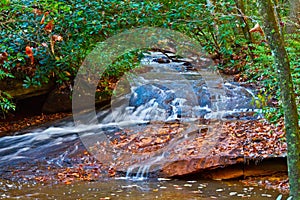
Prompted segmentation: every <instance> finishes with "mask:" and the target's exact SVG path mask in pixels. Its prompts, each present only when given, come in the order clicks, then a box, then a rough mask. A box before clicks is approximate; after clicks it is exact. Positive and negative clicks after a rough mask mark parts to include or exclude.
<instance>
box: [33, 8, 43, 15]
mask: <svg viewBox="0 0 300 200" xmlns="http://www.w3.org/2000/svg"><path fill="white" fill-rule="evenodd" d="M32 12H33V13H34V14H36V15H42V14H43V12H42V11H41V10H39V9H37V8H34V9H33V10H32Z"/></svg>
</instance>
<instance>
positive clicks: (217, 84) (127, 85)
mask: <svg viewBox="0 0 300 200" xmlns="http://www.w3.org/2000/svg"><path fill="white" fill-rule="evenodd" d="M160 57H163V59H160ZM168 59H169V61H166V62H164V63H158V62H157V60H159V61H161V60H168ZM177 60H179V61H174V60H172V59H170V58H169V57H168V56H166V55H165V54H162V53H157V52H156V53H154V54H153V55H152V54H149V55H148V56H146V57H145V60H142V61H141V63H142V66H141V68H139V69H137V70H136V71H133V72H132V73H128V74H126V75H124V77H122V79H120V81H119V83H118V85H117V88H116V89H115V91H114V94H115V95H114V96H113V97H112V101H111V108H106V109H104V110H101V111H98V113H97V119H98V122H99V123H98V124H94V125H82V126H77V127H75V126H74V124H73V123H72V119H68V120H66V121H65V122H63V123H58V124H53V125H52V126H51V127H44V128H43V127H42V128H39V129H37V130H32V131H29V132H28V133H25V134H22V135H16V136H6V137H2V138H0V166H1V167H3V168H2V169H1V168H0V172H1V170H2V171H5V166H8V163H9V164H12V163H14V164H17V163H18V162H19V163H20V162H24V161H25V162H27V163H29V164H30V163H31V161H32V160H35V161H41V162H42V161H43V162H44V161H45V160H47V162H48V164H54V165H56V166H58V167H63V166H65V165H70V163H69V160H68V158H69V157H70V155H73V154H76V152H79V151H80V150H82V149H84V148H86V149H87V150H88V151H90V153H91V154H93V155H95V157H96V158H97V159H99V161H100V162H102V163H108V165H109V164H112V166H116V168H118V170H119V171H123V172H125V171H127V173H126V179H129V180H144V179H146V178H147V177H149V176H150V175H151V174H153V173H155V172H157V171H159V170H160V169H161V167H162V166H163V165H164V164H166V163H168V162H172V161H176V160H178V159H181V158H179V157H178V156H179V154H178V152H180V151H181V150H184V151H189V149H184V148H185V145H184V143H185V142H188V141H192V140H194V139H197V138H203V135H202V134H204V133H202V132H205V134H206V138H209V139H207V140H205V141H202V144H203V145H202V146H203V148H202V149H199V152H198V154H199V155H201V156H203V157H205V156H208V155H209V150H210V149H211V148H213V147H214V145H215V144H216V143H217V140H218V138H219V135H220V134H221V132H220V126H222V120H227V119H234V118H237V119H243V118H241V113H247V112H249V111H252V112H253V111H255V109H256V108H255V106H254V105H253V104H252V101H253V98H255V95H254V94H253V93H252V92H251V90H249V89H247V88H244V87H242V86H239V85H238V84H234V83H225V84H224V80H223V79H222V77H221V76H220V75H219V74H218V73H216V72H214V71H211V70H209V69H197V70H196V69H195V68H193V67H191V66H190V65H188V64H187V61H185V60H184V59H177ZM206 68H207V67H206ZM190 69H191V70H190ZM83 117H84V116H83ZM246 117H247V116H246ZM246 117H245V119H247V118H246ZM252 117H253V116H252ZM202 120H208V121H211V123H210V124H205V123H202V122H201V121H202ZM82 144H83V145H84V146H83V145H82ZM136 145H139V147H141V149H142V150H140V149H138V148H136ZM152 146H154V147H155V148H153V149H151V147H152Z"/></svg>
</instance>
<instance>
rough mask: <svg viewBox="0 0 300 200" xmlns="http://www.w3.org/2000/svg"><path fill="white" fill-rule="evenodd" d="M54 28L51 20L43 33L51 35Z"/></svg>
mask: <svg viewBox="0 0 300 200" xmlns="http://www.w3.org/2000/svg"><path fill="white" fill-rule="evenodd" d="M53 28H54V24H53V20H51V21H49V22H48V24H47V25H46V26H45V31H47V32H49V33H51V32H52V30H53Z"/></svg>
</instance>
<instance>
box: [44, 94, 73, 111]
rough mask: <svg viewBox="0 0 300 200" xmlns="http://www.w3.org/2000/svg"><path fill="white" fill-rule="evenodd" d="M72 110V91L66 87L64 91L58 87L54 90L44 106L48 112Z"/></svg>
mask: <svg viewBox="0 0 300 200" xmlns="http://www.w3.org/2000/svg"><path fill="white" fill-rule="evenodd" d="M70 110H72V100H71V91H70V90H69V89H64V90H63V91H62V90H60V89H58V88H56V89H54V90H52V91H51V92H50V93H49V95H48V97H47V99H46V101H45V103H44V105H43V108H42V111H43V112H46V113H57V112H65V111H70Z"/></svg>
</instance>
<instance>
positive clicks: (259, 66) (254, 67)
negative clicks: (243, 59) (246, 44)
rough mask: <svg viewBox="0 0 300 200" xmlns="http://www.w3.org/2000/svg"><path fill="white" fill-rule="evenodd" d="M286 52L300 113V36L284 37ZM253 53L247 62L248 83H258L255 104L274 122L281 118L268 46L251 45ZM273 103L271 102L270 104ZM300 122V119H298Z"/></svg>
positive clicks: (275, 79)
mask: <svg viewBox="0 0 300 200" xmlns="http://www.w3.org/2000/svg"><path fill="white" fill-rule="evenodd" d="M285 37H286V50H287V52H288V55H289V58H290V66H291V73H292V78H293V83H294V88H295V95H296V103H297V105H298V107H297V108H298V112H299V113H300V106H299V105H300V57H299V56H300V54H299V52H300V36H299V35H297V34H289V35H286V36H285ZM252 47H253V49H254V50H253V53H254V54H255V55H256V56H255V59H254V60H253V62H252V63H250V61H249V63H250V64H249V65H248V66H247V71H246V73H247V74H248V76H249V81H250V82H259V85H260V90H259V92H258V95H257V97H258V101H255V104H256V105H257V106H258V107H260V108H262V112H263V114H264V115H265V117H266V118H267V119H268V120H269V121H271V122H276V121H278V120H279V119H280V118H282V117H283V110H282V107H281V106H280V104H279V103H278V101H279V102H280V90H279V80H277V75H276V73H277V72H276V70H275V69H274V59H273V56H272V55H271V52H270V49H269V47H268V45H266V44H265V43H262V44H260V45H257V44H255V45H254V44H252ZM272 101H273V102H272ZM299 120H300V119H299Z"/></svg>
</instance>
